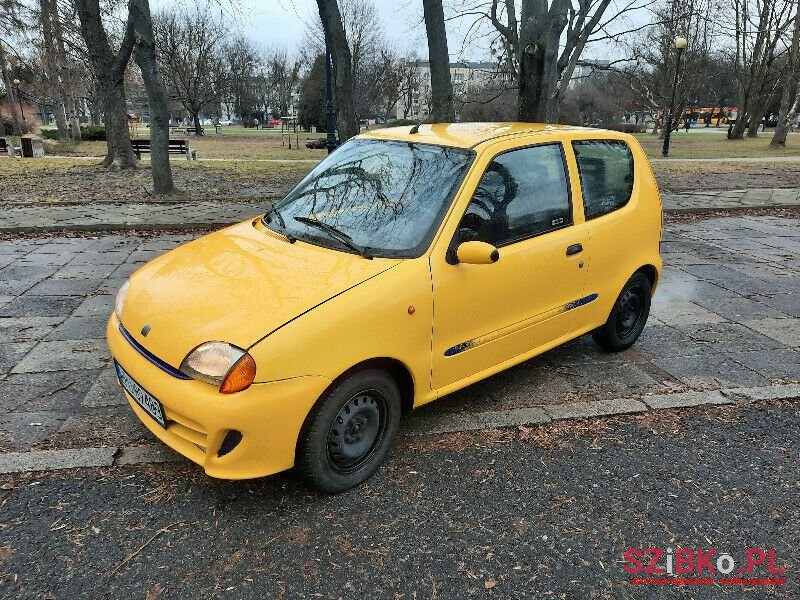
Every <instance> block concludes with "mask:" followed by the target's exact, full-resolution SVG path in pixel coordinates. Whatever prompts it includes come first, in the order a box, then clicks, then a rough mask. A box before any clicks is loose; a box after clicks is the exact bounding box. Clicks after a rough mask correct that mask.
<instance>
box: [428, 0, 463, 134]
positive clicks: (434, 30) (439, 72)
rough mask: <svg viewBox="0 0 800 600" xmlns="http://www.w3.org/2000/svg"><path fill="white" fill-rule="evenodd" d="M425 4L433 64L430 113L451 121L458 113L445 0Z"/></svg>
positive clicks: (441, 121)
mask: <svg viewBox="0 0 800 600" xmlns="http://www.w3.org/2000/svg"><path fill="white" fill-rule="evenodd" d="M422 7H423V10H424V12H425V30H426V32H427V34H428V62H429V64H430V67H431V117H432V118H433V120H434V121H435V122H438V123H450V122H452V121H455V118H456V113H455V106H454V104H453V82H452V80H451V79H450V54H449V52H448V50H447V31H446V29H445V26H444V9H443V8H442V0H423V1H422Z"/></svg>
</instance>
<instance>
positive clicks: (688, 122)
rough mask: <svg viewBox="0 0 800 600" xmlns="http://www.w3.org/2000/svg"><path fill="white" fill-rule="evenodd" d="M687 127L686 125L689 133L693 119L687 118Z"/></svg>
mask: <svg viewBox="0 0 800 600" xmlns="http://www.w3.org/2000/svg"><path fill="white" fill-rule="evenodd" d="M685 127H686V133H689V130H690V129H691V128H692V120H691V119H686V125H685Z"/></svg>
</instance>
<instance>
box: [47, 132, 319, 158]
mask: <svg viewBox="0 0 800 600" xmlns="http://www.w3.org/2000/svg"><path fill="white" fill-rule="evenodd" d="M236 129H237V130H238V131H236V132H227V131H225V129H223V131H225V133H224V134H223V135H215V134H213V133H212V134H211V135H205V136H200V137H196V136H193V135H190V136H185V137H186V139H188V140H189V146H191V147H192V148H194V149H196V150H197V156H198V158H222V159H237V160H258V159H281V160H285V159H304V160H308V159H312V160H321V159H322V158H324V157H325V155H326V154H327V151H326V150H310V149H308V148H306V146H305V144H306V140H307V139H312V138H317V137H319V135H317V134H311V133H298V134H297V137H295V136H292V149H291V150H290V149H289V145H288V138H286V137H284V136H282V135H281V134H280V131H279V130H278V131H269V130H267V131H255V130H252V134H250V133H241V132H248V131H251V130H246V129H244V128H243V127H237V128H236ZM212 132H213V129H212ZM140 137H144V136H140ZM181 137H184V136H181ZM297 141H299V142H300V147H299V148H298V147H297ZM45 152H46V153H47V154H49V155H54V156H105V153H106V143H105V142H79V143H77V144H73V143H69V142H58V141H55V140H45ZM172 160H173V162H174V163H178V162H180V161H181V160H182V157H180V156H178V155H172Z"/></svg>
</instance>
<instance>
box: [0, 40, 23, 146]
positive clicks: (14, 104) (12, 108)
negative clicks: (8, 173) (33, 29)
mask: <svg viewBox="0 0 800 600" xmlns="http://www.w3.org/2000/svg"><path fill="white" fill-rule="evenodd" d="M0 74H2V76H3V85H5V87H6V99H7V102H6V104H8V110H9V112H10V113H11V125H12V127H13V128H14V129H13V135H22V134H23V133H28V132H27V131H26V128H25V123H24V122H23V121H22V119H20V116H19V104H18V101H17V94H16V93H15V90H14V82H13V78H12V77H11V74H10V73H9V72H8V69H7V68H6V55H5V51H4V49H3V44H2V43H0Z"/></svg>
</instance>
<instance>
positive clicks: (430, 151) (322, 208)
mask: <svg viewBox="0 0 800 600" xmlns="http://www.w3.org/2000/svg"><path fill="white" fill-rule="evenodd" d="M472 156H473V152H471V151H469V150H462V149H458V148H448V147H444V146H434V145H429V144H416V143H413V144H412V143H408V142H394V141H380V140H351V141H349V142H348V143H346V144H344V145H343V146H342V147H340V148H338V149H337V150H336V151H335V152H334V153H333V154H331V155H330V156H328V157H327V158H326V159H325V160H323V161H322V162H321V163H320V164H319V165H317V166H316V168H315V169H314V170H313V171H311V172H310V173H309V174H308V175H306V177H305V178H304V179H303V180H301V181H300V183H299V184H297V186H296V187H295V188H294V189H293V190H292V191H291V192H289V194H288V195H287V196H286V197H285V198H284V199H283V200H281V201H280V202H278V203H277V204H276V205H275V206H274V209H273V210H274V211H275V212H277V213H278V214H277V215H276V217H275V218H273V215H272V214H271V213H270V214H268V216H267V219H265V220H268V225H269V227H271V228H273V229H275V230H276V231H278V232H280V233H283V234H288V235H289V236H290V237H294V238H298V239H302V240H305V241H309V242H311V243H314V244H317V245H321V246H327V247H331V248H336V249H341V250H345V251H348V252H352V251H354V250H353V249H354V248H355V249H357V250H359V249H361V250H363V251H364V252H363V253H364V254H365V255H367V254H366V252H369V254H368V255H367V256H369V255H374V256H390V257H415V256H420V255H421V254H422V253H423V252H424V251H425V249H427V247H428V245H429V244H430V241H431V239H432V238H433V235H434V233H435V231H436V228H437V227H438V225H439V223H440V222H441V219H442V216H443V215H444V213H445V211H446V210H447V207H448V206H449V204H450V201H451V199H452V196H453V194H454V193H455V191H456V189H457V187H458V185H459V184H460V183H461V180H462V179H463V176H464V174H465V173H466V170H467V167H468V166H469V164H470V162H471V161H472ZM295 217H299V220H298V219H296V218H295ZM311 220H313V221H316V222H310V221H311ZM326 226H330V227H326Z"/></svg>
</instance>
